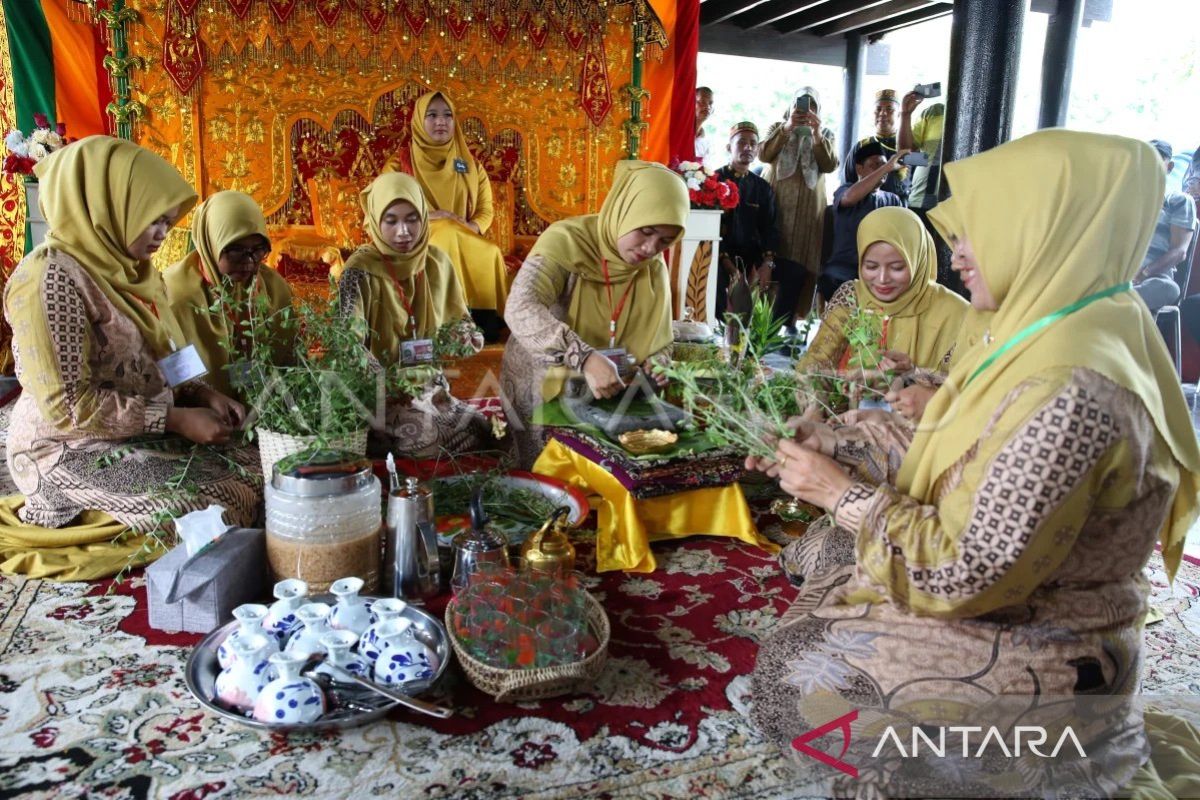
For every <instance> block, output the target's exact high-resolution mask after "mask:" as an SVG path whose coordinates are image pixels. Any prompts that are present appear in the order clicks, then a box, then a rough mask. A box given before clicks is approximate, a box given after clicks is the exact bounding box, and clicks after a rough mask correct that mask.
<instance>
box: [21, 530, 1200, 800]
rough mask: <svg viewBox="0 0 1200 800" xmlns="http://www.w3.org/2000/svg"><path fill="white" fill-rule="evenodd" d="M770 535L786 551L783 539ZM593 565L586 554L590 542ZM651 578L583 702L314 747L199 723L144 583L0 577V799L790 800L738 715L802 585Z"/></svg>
mask: <svg viewBox="0 0 1200 800" xmlns="http://www.w3.org/2000/svg"><path fill="white" fill-rule="evenodd" d="M766 530H767V532H768V533H769V534H770V535H772V536H773V537H776V538H777V537H779V535H780V534H779V531H778V527H777V526H766ZM580 550H581V557H582V559H583V562H584V564H583V566H584V567H590V566H591V550H590V547H589V546H588V545H587V544H586V543H583V544H582V545H581V548H580ZM655 557H656V558H657V559H658V562H659V564H660V567H659V569H658V570H657V571H656V572H654V573H652V574H648V575H626V574H621V573H618V574H606V575H603V576H600V577H597V578H595V579H594V581H593V585H592V587H591V588H592V591H593V592H594V593H595V594H596V596H597V597H598V598H600V599H601V600H602V602H603V603H604V605H605V607H606V608H607V609H608V612H609V615H610V618H611V620H612V627H613V638H612V643H611V646H610V649H609V653H610V657H609V661H608V665H607V667H606V669H605V671H604V673H603V675H602V676H601V678H600V680H599V681H598V682H597V684H596V686H595V687H594V690H593V691H592V692H591V693H590V694H587V695H582V696H576V697H569V698H562V699H556V700H547V701H541V702H534V703H524V704H520V705H499V704H495V703H492V702H491V701H490V699H489V698H488V697H487V696H486V695H483V694H481V693H480V692H478V691H477V690H475V689H474V688H473V687H471V686H470V685H469V684H468V683H466V681H465V679H464V678H463V677H462V676H461V673H459V672H458V671H457V668H452V669H451V670H450V671H449V672H448V673H447V678H446V680H444V681H443V683H442V684H441V685H440V686H439V687H438V689H437V691H436V692H435V695H434V697H435V699H438V700H439V701H441V702H443V703H446V704H449V705H453V706H454V708H455V710H456V712H457V713H456V716H455V717H454V718H453V719H450V720H446V721H440V720H429V718H417V717H413V716H410V715H407V714H405V713H395V714H393V716H392V717H391V718H390V719H389V720H387V721H383V722H379V723H375V724H373V725H370V726H367V727H363V728H359V729H354V730H348V731H342V732H339V733H328V734H321V735H290V736H286V735H274V736H265V735H260V734H259V733H258V732H256V731H254V730H252V729H249V728H245V727H242V726H240V725H238V724H236V723H232V722H229V721H227V720H224V719H222V718H218V717H215V716H212V715H210V714H207V713H205V712H204V711H203V710H202V709H201V707H200V706H199V705H198V704H197V703H196V702H195V701H194V700H193V699H192V697H191V696H190V694H189V693H188V690H187V689H186V687H185V686H184V680H183V666H184V662H185V659H186V658H187V655H188V651H189V648H190V646H191V645H192V644H194V643H195V642H196V641H197V640H198V638H199V637H197V636H193V635H166V634H162V633H158V632H156V631H152V630H150V629H149V628H148V627H147V624H146V622H147V620H146V606H145V588H144V583H143V581H142V580H141V579H140V578H135V579H134V580H132V581H130V582H129V583H127V584H125V585H124V586H121V587H120V588H119V589H118V590H117V591H116V592H115V593H114V594H108V595H106V594H105V590H106V588H107V586H106V585H104V584H83V583H67V584H55V583H49V582H43V581H23V580H9V579H0V796H18V795H19V796H23V797H24V796H29V797H130V798H140V797H162V798H170V800H199V798H205V797H213V798H218V797H245V796H252V795H289V796H304V797H313V798H325V797H330V798H332V797H349V796H355V797H358V796H372V795H375V796H385V797H422V798H485V797H487V798H491V797H528V798H567V797H595V798H618V797H638V798H708V797H719V798H738V797H746V798H749V797H754V798H783V797H793V796H795V794H794V793H795V790H794V789H793V788H791V783H792V781H791V777H790V773H789V767H788V766H787V764H786V763H785V762H784V760H783V759H782V758H780V757H779V756H778V755H777V754H776V752H775V751H774V749H773V748H772V747H771V746H769V745H768V744H767V743H766V742H765V741H764V740H763V739H762V738H761V737H759V735H758V734H757V733H756V731H755V730H754V729H753V727H752V726H751V725H750V723H749V722H748V721H747V720H746V718H745V717H744V716H743V714H742V713H741V712H742V709H744V708H745V703H746V701H747V699H748V698H746V697H745V696H744V694H743V693H744V691H745V688H744V687H745V685H746V684H747V681H746V680H745V679H744V678H742V679H739V676H744V675H746V674H747V673H748V672H749V671H750V670H751V669H752V667H753V665H754V659H755V653H756V650H757V642H758V641H759V640H761V638H762V637H763V636H764V635H765V634H766V633H768V632H769V631H770V630H771V628H772V626H773V625H774V624H775V622H776V620H777V619H778V618H779V617H780V615H781V614H782V612H783V610H784V608H785V607H786V605H787V603H788V601H789V600H790V599H791V598H792V597H793V596H794V590H793V589H791V588H790V587H789V586H788V585H787V584H786V582H785V581H784V580H783V579H782V578H781V577H780V573H779V571H778V569H777V568H776V566H775V563H774V560H773V558H772V557H771V556H770V555H769V554H767V553H765V552H762V551H759V550H757V549H754V548H751V547H749V546H747V545H744V544H742V543H740V542H737V541H731V540H727V539H711V538H694V539H690V540H687V541H684V542H681V543H672V544H664V545H661V546H657V547H655ZM1150 572H1151V578H1152V581H1153V584H1154V591H1155V597H1154V602H1155V605H1156V606H1157V607H1158V608H1160V609H1161V610H1162V611H1164V613H1165V614H1166V619H1165V620H1164V621H1163V622H1160V623H1157V624H1155V625H1152V626H1151V627H1149V628H1148V629H1147V640H1148V648H1147V650H1148V659H1147V671H1146V676H1145V682H1146V686H1145V689H1146V691H1154V692H1162V693H1179V694H1185V693H1186V694H1195V693H1200V603H1198V602H1197V600H1198V596H1200V568H1198V567H1197V566H1195V565H1193V564H1185V565H1184V567H1183V569H1182V570H1181V572H1180V576H1179V580H1177V581H1176V584H1175V587H1174V588H1173V589H1170V588H1168V587H1167V586H1166V581H1165V576H1164V574H1163V572H1162V569H1161V563H1160V562H1159V561H1158V559H1157V558H1156V559H1155V561H1154V562H1152V565H1151V570H1150Z"/></svg>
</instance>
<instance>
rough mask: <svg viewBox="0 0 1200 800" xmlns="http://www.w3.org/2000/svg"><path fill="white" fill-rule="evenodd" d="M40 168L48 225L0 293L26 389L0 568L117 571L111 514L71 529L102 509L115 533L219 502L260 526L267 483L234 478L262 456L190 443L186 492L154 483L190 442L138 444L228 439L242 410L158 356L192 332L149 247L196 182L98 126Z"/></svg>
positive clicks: (12, 441) (186, 203)
mask: <svg viewBox="0 0 1200 800" xmlns="http://www.w3.org/2000/svg"><path fill="white" fill-rule="evenodd" d="M37 174H38V178H39V181H40V183H41V186H42V211H43V212H44V213H45V216H46V220H47V222H48V223H49V226H50V232H49V235H48V236H47V238H46V244H45V245H44V246H42V247H39V248H37V249H36V250H34V251H33V252H32V253H30V254H29V255H28V256H26V257H25V259H24V260H22V262H21V264H20V265H19V266H18V267H17V269H16V271H15V272H14V273H13V275H12V277H11V278H10V279H9V281H8V285H7V286H6V288H5V296H4V309H5V313H6V314H7V316H8V319H9V321H10V322H11V323H12V327H13V346H14V352H15V353H16V356H17V378H18V379H19V380H20V382H21V387H22V389H23V391H22V393H21V397H20V398H19V399H18V400H17V404H16V407H15V408H14V410H13V416H12V423H11V425H10V427H9V432H8V467H9V470H10V472H11V473H12V478H13V481H14V482H15V483H16V485H17V488H18V489H20V490H21V492H22V493H23V494H24V498H23V505H22V504H21V503H20V502H19V501H21V500H22V498H16V501H17V502H10V503H9V504H8V507H7V508H6V511H7V512H8V513H6V514H4V515H3V520H4V521H6V522H8V523H10V524H5V525H0V551H2V556H3V562H2V563H0V566H3V568H4V569H11V570H15V571H22V572H24V573H26V574H40V575H60V576H67V575H69V576H71V577H74V578H82V577H97V576H98V575H101V574H104V573H105V572H106V571H107V572H108V573H109V574H111V573H112V572H115V571H116V570H117V569H119V568H120V566H121V565H122V563H123V560H124V558H125V557H126V556H127V555H128V552H127V551H128V549H129V546H128V542H125V543H123V544H122V545H120V546H118V547H116V551H120V560H117V561H114V558H113V554H114V552H115V551H114V550H113V549H110V548H108V547H106V546H104V545H101V544H99V543H100V542H102V541H103V540H104V539H107V538H111V537H112V535H113V530H112V528H113V526H111V525H110V526H108V527H107V528H105V527H104V526H98V527H93V528H92V529H91V530H90V531H89V532H81V531H80V530H79V528H78V527H77V525H76V523H77V522H79V521H83V522H87V521H91V522H96V521H97V516H96V513H95V512H102V514H101V515H100V516H101V518H104V515H107V516H108V517H109V518H113V519H115V520H116V522H117V525H116V526H115V527H116V528H117V530H118V531H120V530H121V529H122V528H125V527H128V528H133V529H134V530H136V531H139V532H144V531H147V530H149V529H151V528H153V527H155V526H156V525H159V524H161V523H160V517H159V514H160V513H161V512H169V513H171V514H173V515H177V514H181V513H185V512H187V511H191V510H194V509H201V508H205V507H207V506H208V505H209V504H210V503H217V504H220V505H222V506H224V507H225V509H226V512H227V513H226V522H228V523H230V524H233V525H241V526H249V525H251V524H253V522H254V518H255V509H256V506H257V505H258V502H259V498H260V495H259V492H258V490H257V488H256V487H255V485H254V484H253V483H252V482H251V481H250V480H249V479H246V478H243V477H239V474H240V475H245V474H246V470H251V471H252V470H254V469H255V467H254V465H255V464H256V463H257V461H258V457H257V454H256V453H254V452H252V451H251V452H249V453H247V452H245V451H243V450H232V451H228V453H227V455H228V458H230V459H233V460H235V461H236V462H237V463H240V464H241V465H242V466H243V467H244V469H243V470H241V471H238V470H231V468H230V465H229V463H228V462H225V461H222V460H221V459H219V458H218V457H217V456H215V455H213V454H212V453H211V452H210V451H207V450H197V451H196V452H195V453H194V457H193V458H192V459H191V461H190V462H189V464H190V467H189V469H188V474H187V476H186V480H187V482H188V484H189V485H190V486H192V487H194V491H192V492H189V493H187V495H186V496H181V495H178V494H177V493H170V492H164V491H163V485H164V484H165V483H167V482H168V481H169V480H170V479H172V478H173V477H176V476H177V473H178V471H179V469H180V466H181V464H182V463H183V462H184V459H182V458H181V457H180V455H179V453H180V452H183V451H184V448H185V447H186V444H187V443H186V442H182V441H178V440H177V441H176V446H175V447H174V448H173V447H172V446H170V445H167V446H163V445H155V446H153V447H139V446H138V444H137V443H136V441H141V440H142V439H145V438H148V439H150V440H154V439H158V438H163V439H167V437H164V434H176V435H178V436H180V437H183V438H184V439H187V440H190V441H191V442H195V443H199V444H205V445H209V444H222V443H225V442H227V441H228V440H229V439H230V437H231V435H232V432H233V429H234V428H235V427H236V426H237V425H239V424H240V423H241V422H242V419H243V417H244V413H245V412H244V410H243V409H242V407H241V405H240V404H238V403H236V402H234V401H233V400H231V399H230V398H228V397H226V396H225V395H222V394H220V393H219V392H216V391H214V390H213V389H211V388H209V387H207V386H205V385H203V384H202V383H199V382H196V381H191V382H187V381H182V380H180V379H181V378H182V377H186V376H187V375H190V374H191V371H189V370H176V369H174V368H173V367H172V362H169V361H164V358H166V357H167V356H172V353H173V352H175V351H177V350H179V349H186V347H187V345H189V344H190V342H188V340H187V338H186V337H185V336H184V334H183V332H182V330H181V328H180V326H179V325H178V324H177V322H176V321H175V319H174V316H173V314H172V312H171V309H170V306H169V305H168V303H167V300H166V293H165V291H164V288H163V282H162V277H161V275H160V274H159V272H158V270H157V269H155V268H154V266H153V265H152V264H151V263H150V257H151V255H152V254H153V253H154V252H155V251H156V250H158V249H159V247H160V246H161V245H162V242H163V241H164V239H165V237H166V234H167V232H168V231H169V230H170V228H171V226H172V225H174V224H175V222H176V221H177V220H179V219H180V217H182V216H183V215H184V214H186V213H187V212H188V211H189V210H190V209H191V207H192V206H193V205H195V203H196V193H195V192H194V191H193V190H192V188H191V187H190V186H189V185H188V184H187V182H186V181H185V180H184V179H183V177H182V176H181V175H180V174H179V173H178V172H177V171H176V170H175V168H174V167H172V166H171V165H170V164H168V163H167V162H166V161H164V160H163V159H162V158H161V157H159V156H158V155H156V154H154V153H152V152H150V151H149V150H145V149H143V148H141V147H138V146H137V145H135V144H133V143H131V142H126V141H122V140H120V139H114V138H111V137H107V136H91V137H88V138H86V139H83V140H81V141H79V142H76V143H74V144H71V145H68V146H67V147H64V148H63V149H61V150H59V151H56V152H55V153H53V154H51V155H50V156H49V157H48V158H46V159H45V160H44V161H42V162H41V163H40V164H39V165H38V167H37ZM176 357H177V356H176ZM130 440H136V441H135V442H134V443H131V442H130ZM167 440H168V441H169V439H167ZM173 449H174V450H175V452H172V450H173ZM11 500H13V498H10V501H11ZM13 512H16V513H19V517H20V521H21V522H24V523H30V525H21V524H19V523H18V522H17V519H16V516H15V515H14V514H13ZM89 514H90V516H89ZM81 515H83V519H82V520H81V519H80V518H81ZM109 521H110V522H111V519H110V520H109ZM39 526H40V527H39ZM45 528H67V529H69V530H64V531H62V532H61V534H59V533H58V532H55V531H46V530H45ZM105 531H106V532H107V536H105V534H104V532H105ZM93 534H95V535H93ZM106 544H107V543H106Z"/></svg>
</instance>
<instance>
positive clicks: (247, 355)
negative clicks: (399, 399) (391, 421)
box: [209, 278, 414, 441]
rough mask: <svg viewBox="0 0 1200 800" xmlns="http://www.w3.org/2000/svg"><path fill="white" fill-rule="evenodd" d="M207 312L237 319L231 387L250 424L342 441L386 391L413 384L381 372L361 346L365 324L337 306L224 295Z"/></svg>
mask: <svg viewBox="0 0 1200 800" xmlns="http://www.w3.org/2000/svg"><path fill="white" fill-rule="evenodd" d="M334 291H336V284H335V283H334V282H333V279H332V278H331V279H330V292H331V294H332V293H333V292H334ZM209 311H210V313H214V314H217V313H226V314H230V316H231V318H232V319H234V320H237V322H236V323H235V325H234V326H233V331H231V333H230V335H229V336H227V337H226V338H225V339H224V340H223V341H222V346H223V347H224V348H225V349H226V351H227V352H228V353H229V354H230V367H229V368H230V372H231V375H230V380H231V383H232V384H233V385H234V386H235V387H236V388H238V389H239V391H240V392H241V393H242V396H243V397H245V398H246V400H247V405H248V406H249V410H250V422H249V424H248V427H251V426H253V427H257V428H264V429H267V430H272V431H275V432H277V433H284V434H289V435H292V436H317V437H318V438H319V439H320V440H323V441H329V440H334V439H340V438H343V437H346V436H348V435H350V434H352V433H354V432H355V431H359V430H362V428H364V427H366V426H367V424H368V423H369V421H370V420H372V419H375V418H378V417H379V416H380V415H381V414H382V410H383V400H384V398H385V396H386V394H387V392H388V391H389V389H398V388H402V387H405V386H408V385H410V384H411V383H412V382H413V380H414V377H413V376H412V375H409V374H407V373H402V372H401V370H400V369H399V368H392V369H385V368H384V367H382V366H381V365H380V364H379V363H378V362H377V361H376V360H375V359H374V357H373V356H371V354H370V352H369V351H368V350H367V349H366V348H365V347H364V346H363V343H364V342H365V341H366V334H367V326H366V322H365V321H364V320H362V319H359V318H357V317H353V316H350V317H343V316H341V314H340V313H339V312H338V308H337V304H336V303H332V302H328V301H316V302H312V301H301V302H299V303H297V304H296V305H294V306H291V307H288V308H283V309H280V310H278V311H275V312H272V311H271V310H270V308H269V306H268V302H267V299H266V298H265V297H262V296H261V295H260V296H258V297H255V298H253V299H239V298H234V297H233V296H232V293H230V292H229V291H227V290H224V291H222V292H221V293H220V295H219V297H218V299H217V300H216V302H214V303H213V305H212V307H210V308H209Z"/></svg>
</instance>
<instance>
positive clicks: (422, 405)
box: [338, 172, 492, 458]
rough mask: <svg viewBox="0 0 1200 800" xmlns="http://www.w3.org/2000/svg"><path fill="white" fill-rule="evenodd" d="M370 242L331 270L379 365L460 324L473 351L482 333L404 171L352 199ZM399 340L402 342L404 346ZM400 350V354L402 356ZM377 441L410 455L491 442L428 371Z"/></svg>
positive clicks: (345, 309) (403, 359)
mask: <svg viewBox="0 0 1200 800" xmlns="http://www.w3.org/2000/svg"><path fill="white" fill-rule="evenodd" d="M359 202H360V204H361V205H362V209H363V213H364V214H365V219H364V226H365V227H366V229H367V233H368V234H369V236H370V239H371V243H370V244H366V245H363V246H362V247H359V248H358V249H357V250H355V251H354V253H353V254H352V255H351V256H350V258H349V259H348V260H347V261H346V265H345V266H344V267H343V268H342V271H341V273H340V275H339V276H338V302H339V304H340V308H341V313H342V314H343V316H346V317H357V318H359V319H361V320H363V321H364V322H365V323H366V326H365V327H366V329H367V333H366V336H367V338H366V341H365V342H364V343H363V344H364V346H365V347H366V348H367V349H368V350H369V351H370V352H371V355H372V357H373V358H374V359H375V360H376V361H378V362H379V364H380V365H381V367H384V368H388V367H392V366H394V365H396V364H406V363H414V364H415V353H416V350H418V349H420V348H414V345H415V344H416V343H418V342H420V343H424V344H425V345H431V340H432V339H433V338H434V337H435V335H436V334H437V333H438V329H439V328H440V327H442V326H443V325H446V324H447V323H455V322H461V323H462V324H461V325H459V326H458V328H457V329H456V334H457V335H458V336H460V337H463V338H465V340H466V342H465V343H466V344H469V345H470V349H471V350H473V351H474V352H479V350H481V349H482V348H483V337H482V335H481V334H479V332H478V329H477V328H475V326H474V324H473V323H471V322H470V319H469V312H468V310H467V303H466V299H465V298H464V297H463V292H462V287H461V286H460V285H459V282H458V275H457V273H456V272H455V271H454V266H453V265H452V264H451V263H450V259H449V258H448V257H447V256H446V254H445V253H443V252H442V251H441V250H439V249H438V248H437V247H434V246H433V245H431V244H430V224H429V206H428V203H426V201H425V196H424V193H423V192H422V191H421V186H420V185H419V184H418V183H417V181H416V180H415V179H414V178H413V177H412V176H410V175H404V174H402V173H398V172H388V173H384V174H383V175H380V176H379V177H377V178H376V179H375V180H374V181H372V182H371V185H370V186H368V187H367V188H366V189H365V190H363V192H362V194H361V195H360V197H359ZM406 344H407V347H406ZM406 353H407V355H406ZM387 432H388V434H389V436H388V438H387V441H386V442H384V446H385V447H387V448H389V449H394V450H396V451H397V452H399V453H400V454H401V455H404V456H407V457H413V458H433V457H436V456H438V455H445V454H457V453H462V452H467V451H470V450H477V449H479V448H480V447H483V446H485V445H489V444H491V443H492V438H491V435H490V425H489V424H488V423H487V421H486V420H485V419H484V418H483V416H482V415H481V414H480V413H479V412H478V411H477V410H476V409H474V408H472V407H471V406H469V405H467V404H466V403H463V402H462V401H460V400H457V399H455V398H454V397H452V396H451V395H450V393H449V383H448V382H447V381H446V378H445V376H444V375H443V374H442V373H441V372H440V371H436V372H433V373H431V374H430V375H429V377H428V379H427V380H426V381H425V383H424V388H423V389H422V390H421V391H419V392H418V393H417V394H416V395H415V396H411V397H409V396H406V397H403V398H399V399H397V400H396V401H395V402H389V403H388V406H387Z"/></svg>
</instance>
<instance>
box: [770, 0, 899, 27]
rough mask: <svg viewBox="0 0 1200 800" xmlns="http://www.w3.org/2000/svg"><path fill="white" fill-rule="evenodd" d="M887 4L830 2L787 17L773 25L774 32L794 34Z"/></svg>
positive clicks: (877, 0) (871, 0)
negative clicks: (784, 20)
mask: <svg viewBox="0 0 1200 800" xmlns="http://www.w3.org/2000/svg"><path fill="white" fill-rule="evenodd" d="M887 2H889V0H832V2H826V3H821V4H820V5H818V6H816V7H815V8H812V9H810V10H808V11H803V12H801V13H799V14H794V15H792V16H791V17H788V19H787V21H786V22H784V23H782V24H777V25H775V30H777V31H779V32H780V33H795V32H796V31H802V30H805V29H807V28H813V27H816V26H817V25H822V24H824V23H827V22H832V21H833V20H835V19H838V18H839V17H844V16H846V15H847V14H853V13H854V12H855V11H861V10H862V9H864V8H870V7H872V6H878V5H882V4H884V3H887Z"/></svg>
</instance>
